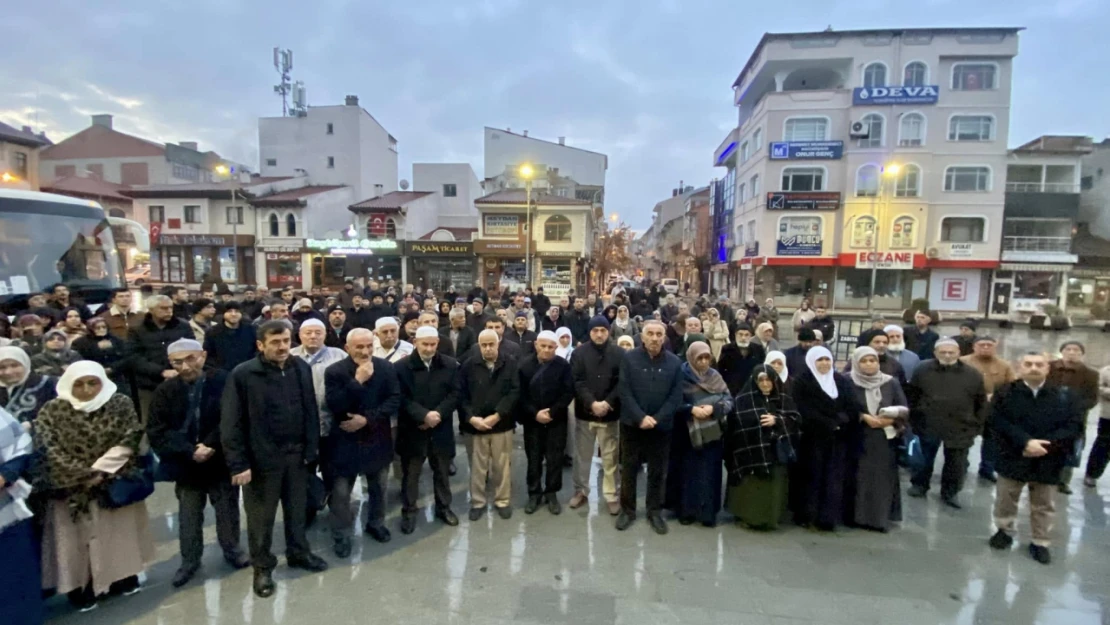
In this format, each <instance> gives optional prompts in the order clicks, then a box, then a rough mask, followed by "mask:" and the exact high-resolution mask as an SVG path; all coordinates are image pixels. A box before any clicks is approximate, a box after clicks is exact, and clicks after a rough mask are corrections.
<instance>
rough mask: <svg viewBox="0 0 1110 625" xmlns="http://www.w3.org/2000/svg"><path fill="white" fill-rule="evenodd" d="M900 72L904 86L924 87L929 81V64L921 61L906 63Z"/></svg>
mask: <svg viewBox="0 0 1110 625" xmlns="http://www.w3.org/2000/svg"><path fill="white" fill-rule="evenodd" d="M902 74H903V75H902V85H903V86H905V87H924V86H925V85H926V84H927V83H928V82H929V66H927V65H925V64H924V63H922V62H921V61H914V62H912V63H907V64H906V69H905V71H903V72H902Z"/></svg>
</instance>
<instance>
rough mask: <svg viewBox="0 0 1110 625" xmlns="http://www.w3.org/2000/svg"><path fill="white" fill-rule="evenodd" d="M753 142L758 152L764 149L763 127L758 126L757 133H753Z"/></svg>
mask: <svg viewBox="0 0 1110 625" xmlns="http://www.w3.org/2000/svg"><path fill="white" fill-rule="evenodd" d="M752 143H754V144H755V151H756V152H757V153H758V152H759V151H760V150H761V149H763V129H762V128H756V129H755V134H753V135H752Z"/></svg>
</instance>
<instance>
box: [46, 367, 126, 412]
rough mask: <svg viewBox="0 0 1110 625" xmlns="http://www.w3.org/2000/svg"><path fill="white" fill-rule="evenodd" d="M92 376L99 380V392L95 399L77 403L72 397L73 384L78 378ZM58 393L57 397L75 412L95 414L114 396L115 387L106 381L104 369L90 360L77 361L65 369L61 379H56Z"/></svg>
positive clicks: (109, 381) (106, 375) (112, 383)
mask: <svg viewBox="0 0 1110 625" xmlns="http://www.w3.org/2000/svg"><path fill="white" fill-rule="evenodd" d="M89 376H92V377H94V378H99V379H100V384H101V387H100V392H99V393H97V395H96V397H93V398H92V399H90V400H89V401H78V399H77V398H76V397H74V396H73V384H74V383H75V382H76V381H77V380H78V379H80V378H84V377H89ZM55 389H56V390H57V391H58V397H59V398H61V399H64V400H66V401H67V402H69V405H70V406H73V408H74V409H75V410H78V411H80V412H85V413H91V412H96V411H97V410H100V409H101V408H103V407H104V404H106V403H108V400H109V399H111V398H112V396H113V395H115V394H116V385H115V383H114V382H112V381H111V380H109V379H108V374H107V373H105V372H104V367H102V366H100V364H99V363H95V362H93V361H91V360H78V361H77V362H75V363H73V364H72V365H70V366H69V367H68V368H66V371H65V373H63V374H62V377H60V378H58V385H57V386H56V387H55Z"/></svg>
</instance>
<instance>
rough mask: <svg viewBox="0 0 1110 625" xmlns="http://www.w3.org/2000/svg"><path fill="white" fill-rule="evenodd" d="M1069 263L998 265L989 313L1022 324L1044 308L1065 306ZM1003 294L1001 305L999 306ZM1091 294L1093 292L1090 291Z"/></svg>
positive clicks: (1067, 293)
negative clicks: (1013, 319)
mask: <svg viewBox="0 0 1110 625" xmlns="http://www.w3.org/2000/svg"><path fill="white" fill-rule="evenodd" d="M1072 269H1073V265H1071V264H1062V263H1061V264H1054V263H1002V264H1001V265H999V267H998V271H996V272H994V285H993V287H992V288H993V295H992V302H991V313H992V314H994V315H999V316H1008V317H1010V318H1016V319H1017V320H1018V321H1025V320H1027V319H1028V317H1030V316H1032V315H1038V314H1043V313H1044V307H1045V306H1059V307H1061V308H1066V307H1067V303H1068V302H1067V299H1068V298H1069V296H1070V293H1069V282H1068V273H1069V272H1070V271H1072ZM1002 294H1005V296H1006V297H1005V300H1006V301H1005V304H1006V305H1005V306H1001V305H999V303H998V302H999V301H1001V299H1002V297H1003V296H1002ZM1092 295H1093V292H1092Z"/></svg>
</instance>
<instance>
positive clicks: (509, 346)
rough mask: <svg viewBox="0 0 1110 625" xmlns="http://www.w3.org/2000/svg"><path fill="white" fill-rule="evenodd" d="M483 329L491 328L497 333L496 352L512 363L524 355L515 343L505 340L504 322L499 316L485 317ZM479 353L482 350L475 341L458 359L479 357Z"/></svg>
mask: <svg viewBox="0 0 1110 625" xmlns="http://www.w3.org/2000/svg"><path fill="white" fill-rule="evenodd" d="M485 329H486V330H492V331H493V332H496V333H497V340H498V347H497V351H498V353H501V354H504V355H505V357H506V358H508V359H509V360H511V361H513V362H514V363H519V362H520V360H521V359H522V358H523V357H524V352H523V351H522V350H521V349H520V346H519V345H517V344H516V343H514V342H512V341H506V340H505V322H504V321H501V318H500V317H490V318H489V319H486V327H485ZM481 355H482V351H481V349H480V348H479V347H478V344H477V343H475V344H474V346H473V347H471V348H470V350H469V351H468V352H467V353H466V355H465V356H463V357H462V358H461V359H460V360H473V359H475V358H479V357H481Z"/></svg>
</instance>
